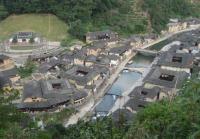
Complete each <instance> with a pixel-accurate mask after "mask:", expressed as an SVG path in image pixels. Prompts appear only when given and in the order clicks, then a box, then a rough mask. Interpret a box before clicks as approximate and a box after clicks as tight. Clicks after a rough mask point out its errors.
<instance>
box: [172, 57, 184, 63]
mask: <svg viewBox="0 0 200 139" xmlns="http://www.w3.org/2000/svg"><path fill="white" fill-rule="evenodd" d="M172 62H178V63H181V62H182V57H177V56H174V57H173V58H172Z"/></svg>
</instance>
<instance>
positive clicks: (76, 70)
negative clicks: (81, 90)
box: [61, 66, 100, 85]
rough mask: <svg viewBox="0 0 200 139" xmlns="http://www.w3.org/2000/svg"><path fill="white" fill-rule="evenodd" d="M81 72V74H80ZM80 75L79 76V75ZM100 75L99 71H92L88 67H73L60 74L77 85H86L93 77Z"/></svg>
mask: <svg viewBox="0 0 200 139" xmlns="http://www.w3.org/2000/svg"><path fill="white" fill-rule="evenodd" d="M82 72H83V74H81V73H82ZM80 74H81V75H80ZM98 74H100V72H99V70H97V69H96V70H94V69H93V68H90V67H83V66H73V67H72V68H71V69H69V70H68V71H66V72H65V73H62V74H61V76H63V77H64V78H68V79H71V80H75V81H76V83H77V84H79V85H86V84H87V83H88V82H89V81H92V80H93V78H94V77H95V76H97V75H98Z"/></svg>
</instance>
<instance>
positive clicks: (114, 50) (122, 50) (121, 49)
mask: <svg viewBox="0 0 200 139" xmlns="http://www.w3.org/2000/svg"><path fill="white" fill-rule="evenodd" d="M131 47H132V46H130V45H126V46H120V47H114V48H111V49H110V52H109V53H112V54H119V55H122V54H123V53H125V52H126V51H128V50H130V49H131Z"/></svg>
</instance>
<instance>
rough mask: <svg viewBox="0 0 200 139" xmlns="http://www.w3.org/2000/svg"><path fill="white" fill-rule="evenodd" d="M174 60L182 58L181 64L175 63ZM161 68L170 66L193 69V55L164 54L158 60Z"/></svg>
mask: <svg viewBox="0 0 200 139" xmlns="http://www.w3.org/2000/svg"><path fill="white" fill-rule="evenodd" d="M173 58H180V62H178V61H173ZM158 65H160V66H170V67H177V68H192V67H193V56H192V54H187V53H186V54H181V53H171V52H166V53H163V54H162V55H161V56H160V57H159V60H158Z"/></svg>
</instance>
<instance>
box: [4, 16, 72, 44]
mask: <svg viewBox="0 0 200 139" xmlns="http://www.w3.org/2000/svg"><path fill="white" fill-rule="evenodd" d="M19 31H32V32H36V33H39V34H41V35H42V36H43V37H45V38H47V39H48V40H51V41H61V40H62V39H64V38H66V37H68V35H69V34H68V33H67V31H68V26H67V25H66V24H65V23H64V22H63V21H61V20H60V19H58V18H57V17H56V16H54V15H51V14H22V15H11V16H9V17H8V18H6V19H5V20H3V21H2V22H0V41H2V40H5V39H7V38H9V37H10V36H12V34H13V33H16V32H19Z"/></svg>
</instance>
